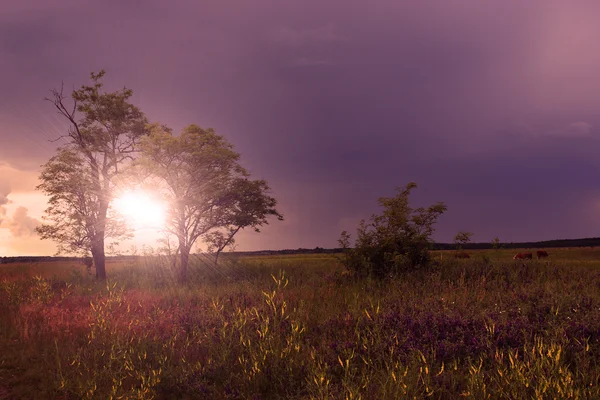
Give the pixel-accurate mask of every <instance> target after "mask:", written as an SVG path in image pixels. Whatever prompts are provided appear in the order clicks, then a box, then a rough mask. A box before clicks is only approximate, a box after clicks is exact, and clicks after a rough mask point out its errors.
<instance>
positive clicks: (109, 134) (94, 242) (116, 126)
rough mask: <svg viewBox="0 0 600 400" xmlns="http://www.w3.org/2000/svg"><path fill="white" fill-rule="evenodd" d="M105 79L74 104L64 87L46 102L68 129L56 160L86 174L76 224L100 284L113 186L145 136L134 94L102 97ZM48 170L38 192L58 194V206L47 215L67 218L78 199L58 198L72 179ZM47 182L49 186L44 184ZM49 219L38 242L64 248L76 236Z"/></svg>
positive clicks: (77, 95) (95, 79)
mask: <svg viewBox="0 0 600 400" xmlns="http://www.w3.org/2000/svg"><path fill="white" fill-rule="evenodd" d="M103 76H104V71H103V70H102V71H100V72H98V73H92V74H91V80H92V85H91V86H85V85H84V86H81V88H80V89H78V90H74V91H73V92H72V94H71V100H72V104H68V101H67V96H65V95H64V94H63V88H62V87H61V89H60V90H56V89H55V90H52V97H51V98H50V99H47V100H49V101H50V102H51V103H52V104H53V105H54V107H55V108H56V109H57V111H58V113H59V114H60V115H61V116H63V117H64V118H65V119H66V120H67V122H68V124H69V128H68V131H67V133H66V134H65V135H63V136H61V137H60V138H61V139H64V141H66V145H65V146H63V148H62V150H59V157H62V156H61V154H60V153H61V152H63V151H67V152H69V153H70V154H73V155H74V157H78V160H82V161H81V162H80V163H79V164H78V167H79V168H81V169H83V170H85V172H86V178H85V183H86V185H87V186H86V190H87V191H89V192H90V193H91V194H90V196H89V197H88V199H87V201H88V203H89V207H88V208H87V209H85V210H84V209H82V210H80V212H81V214H79V215H77V218H80V219H81V220H80V221H78V224H80V225H81V226H85V227H86V229H85V230H86V235H88V237H87V239H86V240H89V250H90V251H91V253H92V256H93V258H94V265H95V266H96V276H97V277H98V278H100V279H106V269H105V261H106V258H105V249H104V244H105V239H106V237H107V235H108V234H109V232H108V231H107V225H108V218H107V214H108V210H109V207H110V203H111V200H112V197H113V190H114V186H115V183H116V182H117V180H118V177H119V175H120V174H121V173H122V171H123V169H124V167H125V166H126V165H127V164H128V163H129V161H130V160H131V159H132V156H133V153H134V152H135V151H136V145H137V143H138V141H139V139H140V138H141V137H142V136H144V135H145V134H146V133H147V130H146V128H145V127H146V124H147V120H146V117H145V116H144V114H143V113H142V112H141V111H140V110H139V109H138V108H137V107H136V106H134V105H132V104H131V103H130V102H129V99H130V98H131V96H132V95H133V92H132V91H131V90H130V89H127V88H123V89H122V90H118V91H115V92H104V91H103V90H102V88H103V83H102V77H103ZM64 157H69V156H66V155H65V156H64ZM46 167H47V168H46V169H45V170H44V171H43V172H42V175H41V177H40V178H41V179H42V182H43V183H42V185H40V189H42V190H44V191H45V192H46V194H48V195H49V196H51V197H52V196H54V195H56V196H57V197H56V199H57V202H60V203H61V205H60V206H58V203H55V207H54V208H52V207H51V208H50V209H49V210H51V212H55V213H56V212H58V213H60V212H61V209H62V212H64V213H65V214H64V215H65V216H67V215H69V214H68V211H69V208H68V207H69V205H74V204H70V202H71V201H78V200H77V196H75V197H71V196H62V197H61V191H63V190H72V185H71V184H70V182H71V178H72V177H70V176H69V174H66V175H65V174H60V173H58V172H60V169H59V171H57V173H58V174H57V175H54V174H53V173H52V164H51V163H49V164H47V165H46ZM63 178H64V179H66V181H65V185H67V186H66V187H65V186H63V185H62V184H61V183H60V180H61V179H63ZM51 181H53V182H51ZM46 182H48V184H47V185H44V183H46ZM92 203H93V204H92ZM49 217H50V218H49V219H48V220H49V221H50V225H51V226H52V227H48V226H47V227H42V230H41V232H43V234H42V237H43V238H45V239H53V240H56V241H57V242H59V243H63V244H64V243H68V241H69V238H73V237H74V236H73V234H74V232H72V228H71V227H70V226H69V225H68V224H62V223H59V222H60V221H59V218H57V217H58V216H57V215H53V214H50V215H49ZM77 229H78V231H77V233H83V231H82V230H81V229H79V228H77ZM75 236H76V235H75Z"/></svg>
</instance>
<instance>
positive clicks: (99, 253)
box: [92, 236, 106, 281]
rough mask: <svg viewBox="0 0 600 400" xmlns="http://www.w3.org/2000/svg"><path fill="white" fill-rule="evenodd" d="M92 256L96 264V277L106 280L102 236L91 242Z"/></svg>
mask: <svg viewBox="0 0 600 400" xmlns="http://www.w3.org/2000/svg"><path fill="white" fill-rule="evenodd" d="M92 257H93V258H94V265H95V266H96V279H100V280H103V281H104V280H106V255H105V254H104V236H100V237H97V238H96V239H95V240H94V243H92Z"/></svg>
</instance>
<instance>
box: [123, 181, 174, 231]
mask: <svg viewBox="0 0 600 400" xmlns="http://www.w3.org/2000/svg"><path fill="white" fill-rule="evenodd" d="M113 207H114V209H115V210H116V211H117V212H118V213H120V214H121V215H123V217H124V218H125V219H126V220H127V222H129V223H130V224H131V225H132V227H133V228H134V229H136V230H139V229H157V230H158V229H162V228H164V225H165V214H166V207H165V206H164V205H163V204H162V203H161V202H160V201H158V200H156V199H155V198H154V197H153V196H152V195H151V194H150V193H148V192H146V191H143V190H140V189H136V190H127V191H125V192H123V193H122V194H121V195H120V196H119V197H117V198H116V199H114V201H113Z"/></svg>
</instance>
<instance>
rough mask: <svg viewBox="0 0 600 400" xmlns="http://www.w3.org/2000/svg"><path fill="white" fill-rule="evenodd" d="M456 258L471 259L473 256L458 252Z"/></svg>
mask: <svg viewBox="0 0 600 400" xmlns="http://www.w3.org/2000/svg"><path fill="white" fill-rule="evenodd" d="M454 258H471V256H470V255H469V253H467V252H466V251H457V252H456V253H454Z"/></svg>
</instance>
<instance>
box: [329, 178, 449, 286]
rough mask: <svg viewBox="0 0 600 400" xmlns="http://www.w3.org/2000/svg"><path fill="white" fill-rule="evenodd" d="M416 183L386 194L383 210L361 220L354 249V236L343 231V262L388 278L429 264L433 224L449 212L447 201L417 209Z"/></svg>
mask: <svg viewBox="0 0 600 400" xmlns="http://www.w3.org/2000/svg"><path fill="white" fill-rule="evenodd" d="M416 187H417V185H416V184H415V183H409V184H408V185H406V187H405V188H404V189H402V188H398V189H397V190H398V193H397V195H396V196H395V197H389V198H388V197H382V198H380V199H379V204H380V206H381V207H383V213H382V214H380V215H373V216H372V217H371V219H370V221H369V223H367V222H365V221H364V220H363V221H361V222H360V225H359V227H358V229H357V239H356V242H355V245H354V248H349V245H350V235H349V234H348V232H345V231H344V232H342V235H341V238H340V240H339V243H340V246H341V247H342V248H344V249H346V252H345V254H344V258H343V263H344V265H345V266H346V268H348V269H349V270H350V271H352V272H353V273H356V274H357V275H359V276H374V277H377V278H384V277H388V276H390V275H395V274H398V273H400V272H404V271H409V270H413V269H419V268H422V267H426V266H427V265H428V264H429V262H430V257H429V247H430V243H431V235H432V234H433V232H434V229H433V225H434V224H435V222H436V221H437V219H438V217H439V216H440V215H441V214H442V213H444V212H445V211H446V206H445V205H444V204H443V203H437V204H434V205H432V206H430V207H427V208H423V207H420V208H416V209H413V208H411V207H410V206H409V202H408V198H409V196H410V192H411V191H412V189H414V188H416Z"/></svg>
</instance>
